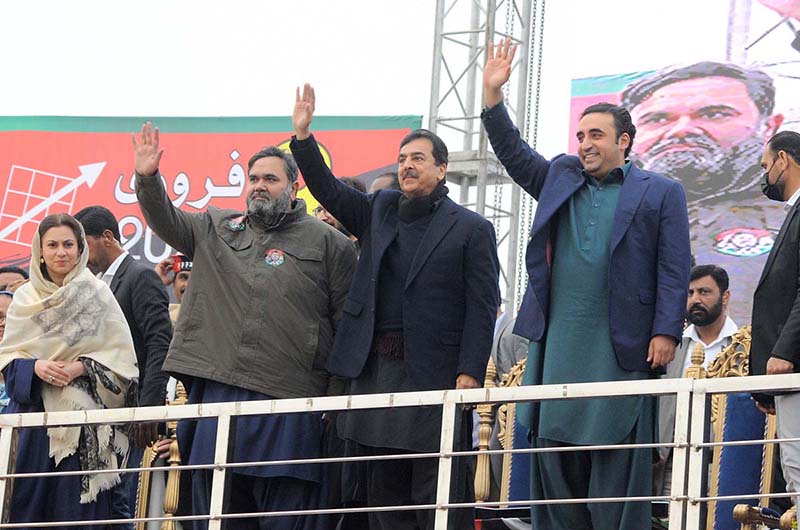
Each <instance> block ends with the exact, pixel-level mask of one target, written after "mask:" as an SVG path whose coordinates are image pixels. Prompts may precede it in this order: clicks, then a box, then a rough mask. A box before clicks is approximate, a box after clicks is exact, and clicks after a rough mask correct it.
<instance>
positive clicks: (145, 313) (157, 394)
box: [75, 206, 172, 518]
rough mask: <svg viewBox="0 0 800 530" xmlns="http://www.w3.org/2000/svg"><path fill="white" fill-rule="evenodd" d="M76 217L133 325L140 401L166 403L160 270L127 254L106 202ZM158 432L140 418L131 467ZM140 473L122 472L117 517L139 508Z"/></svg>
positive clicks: (165, 303)
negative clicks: (123, 473) (162, 366)
mask: <svg viewBox="0 0 800 530" xmlns="http://www.w3.org/2000/svg"><path fill="white" fill-rule="evenodd" d="M75 218H76V219H77V220H78V221H79V222H80V223H81V224H82V225H83V229H84V230H85V231H86V243H87V244H88V246H89V269H90V270H91V271H92V272H93V273H95V274H96V275H98V277H99V278H100V279H102V280H103V281H105V282H106V283H107V284H108V285H109V287H110V288H111V292H113V293H114V297H115V298H116V299H117V302H118V303H119V305H120V307H121V308H122V312H123V313H124V314H125V319H126V320H127V321H128V326H129V327H130V328H131V335H132V336H133V345H134V348H135V350H136V360H137V363H138V365H139V406H144V407H146V406H158V405H164V403H165V399H166V392H167V380H168V379H169V375H168V374H167V373H166V372H163V371H162V370H161V365H162V364H164V358H165V357H166V355H167V350H168V349H169V343H170V341H171V340H172V321H171V320H170V318H169V296H168V295H167V291H166V289H165V288H164V284H163V283H162V282H161V280H160V279H159V277H158V275H157V274H156V272H155V271H154V270H153V269H151V268H150V267H148V266H145V265H143V264H141V263H139V262H138V261H136V260H135V259H133V257H132V256H131V255H129V254H128V252H126V251H125V250H124V249H123V248H122V245H121V244H120V242H119V241H120V235H119V224H118V223H117V219H116V218H115V217H114V214H113V213H111V211H109V210H108V209H107V208H104V207H103V206H88V207H86V208H84V209H83V210H81V211H80V212H78V213H77V214H76V215H75ZM156 437H157V424H155V423H153V424H140V425H139V426H138V428H137V429H136V430H135V431H134V437H133V438H134V439H133V442H134V446H135V449H132V450H131V453H130V455H129V458H128V465H129V466H130V467H139V464H140V462H141V460H142V449H143V448H144V447H145V446H147V445H148V444H149V443H150V442H152V441H155V439H156ZM137 484H138V473H126V474H125V475H123V483H122V486H121V487H120V488H119V489H118V490H117V491H118V493H122V494H124V496H125V499H124V500H125V502H127V503H128V507H129V508H130V509H131V511H130V513H125V512H124V510H123V507H122V503H121V502H120V501H119V500H118V499H115V506H114V515H115V517H116V518H124V517H129V516H130V514H132V513H135V512H134V511H133V510H134V508H135V504H136V486H137Z"/></svg>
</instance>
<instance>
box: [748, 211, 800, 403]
mask: <svg viewBox="0 0 800 530" xmlns="http://www.w3.org/2000/svg"><path fill="white" fill-rule="evenodd" d="M799 209H800V201H798V202H797V204H795V205H794V206H793V207H792V208H791V209H790V210H789V212H788V213H787V215H786V219H785V220H784V222H783V226H782V227H781V230H780V232H778V237H777V238H776V240H775V244H774V245H773V247H772V251H770V253H769V257H768V258H767V263H766V264H765V265H764V271H763V272H762V273H761V279H760V280H759V282H758V286H757V287H756V291H755V293H754V294H753V330H752V343H751V345H750V374H751V375H764V374H766V369H767V361H768V360H769V358H770V357H779V358H781V359H784V360H787V361H791V362H793V363H794V371H795V372H798V371H800V290H799V289H800V258H799V256H798V253H799V252H800V213H798V210H799ZM754 397H755V398H756V399H757V400H759V401H761V402H762V403H770V402H772V397H771V396H767V395H764V394H755V395H754Z"/></svg>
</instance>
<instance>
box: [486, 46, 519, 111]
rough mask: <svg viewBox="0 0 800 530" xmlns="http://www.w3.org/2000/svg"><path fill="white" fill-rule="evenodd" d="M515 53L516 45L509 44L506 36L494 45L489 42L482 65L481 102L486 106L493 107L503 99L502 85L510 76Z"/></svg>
mask: <svg viewBox="0 0 800 530" xmlns="http://www.w3.org/2000/svg"><path fill="white" fill-rule="evenodd" d="M515 53H517V45H516V44H511V39H510V38H508V37H506V38H505V39H503V40H501V41H500V43H499V44H497V45H496V46H495V44H494V43H492V42H490V43H489V50H488V58H487V59H486V65H485V66H484V67H483V103H484V105H486V106H487V107H494V106H495V105H497V104H498V103H500V102H501V101H503V85H504V84H506V83H507V82H508V79H509V78H510V77H511V65H512V63H513V62H514V54H515Z"/></svg>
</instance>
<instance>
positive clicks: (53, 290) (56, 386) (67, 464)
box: [0, 214, 139, 528]
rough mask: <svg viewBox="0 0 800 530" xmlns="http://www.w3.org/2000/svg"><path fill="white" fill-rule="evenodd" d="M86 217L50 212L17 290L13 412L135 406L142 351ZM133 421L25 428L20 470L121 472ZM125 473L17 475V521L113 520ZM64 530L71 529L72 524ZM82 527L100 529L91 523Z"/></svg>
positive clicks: (11, 333) (5, 351) (3, 364)
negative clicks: (97, 260)
mask: <svg viewBox="0 0 800 530" xmlns="http://www.w3.org/2000/svg"><path fill="white" fill-rule="evenodd" d="M88 259H89V249H88V248H87V246H86V238H85V235H84V233H83V228H82V227H81V225H80V223H78V221H76V220H75V219H74V218H73V217H71V216H70V215H67V214H55V215H50V216H48V217H46V218H45V219H44V220H43V221H42V222H41V224H40V225H39V228H38V230H37V232H36V235H35V236H34V238H33V243H32V245H31V267H30V276H31V278H30V282H28V283H26V284H24V285H23V286H22V287H20V288H19V289H18V290H17V291H16V293H14V298H13V301H12V303H11V306H10V307H9V309H8V315H7V318H6V331H5V335H4V336H3V340H2V342H0V369H2V371H3V376H4V379H5V382H6V388H7V390H8V394H9V396H10V398H11V401H10V403H9V405H8V407H7V408H6V410H5V411H4V413H5V414H15V413H21V412H42V411H45V412H54V411H66V410H90V409H104V408H115V407H125V406H135V404H136V402H135V396H136V380H137V378H138V373H139V372H138V369H137V367H136V354H135V353H134V349H133V341H132V339H131V334H130V330H129V329H128V325H127V323H126V321H125V317H124V315H123V314H122V310H121V309H120V307H119V305H118V304H117V302H116V300H115V299H114V295H113V294H112V293H111V290H110V289H109V288H108V286H107V285H106V284H105V283H103V282H102V281H101V280H99V279H97V278H95V277H94V276H93V275H92V273H91V272H89V270H88V269H87V268H86V263H87V261H88ZM123 431H124V429H123V427H118V426H111V425H95V426H83V427H66V428H49V429H47V430H46V431H45V430H44V429H25V430H23V431H22V432H20V436H19V444H18V450H17V459H16V472H17V473H27V472H43V471H77V470H82V471H93V470H102V469H117V467H118V459H117V455H124V454H125V452H126V451H127V448H128V440H127V435H126V433H125V432H123ZM119 480H120V478H119V474H118V473H105V474H94V475H83V476H81V475H71V476H60V477H47V478H23V479H16V480H15V481H14V484H13V493H12V500H11V503H12V504H11V521H10V522H15V523H19V522H47V521H77V520H81V521H87V520H92V519H94V520H98V519H108V518H110V513H111V492H110V491H109V490H110V489H111V488H112V487H113V486H114V485H115V484H117V483H118V482H119ZM61 528H67V526H63V527H61ZM80 528H100V526H91V527H89V526H83V527H80ZM103 528H104V527H103Z"/></svg>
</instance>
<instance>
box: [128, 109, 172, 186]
mask: <svg viewBox="0 0 800 530" xmlns="http://www.w3.org/2000/svg"><path fill="white" fill-rule="evenodd" d="M131 141H132V142H133V153H134V160H135V163H134V168H135V169H136V174H137V175H141V176H143V177H150V176H152V175H155V174H156V171H158V164H159V162H161V155H163V154H164V150H163V149H159V147H158V127H156V129H155V131H153V125H152V124H151V123H150V122H149V121H148V122H147V123H145V124H144V125H142V132H141V134H140V135H139V141H136V134H135V133H132V134H131Z"/></svg>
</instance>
